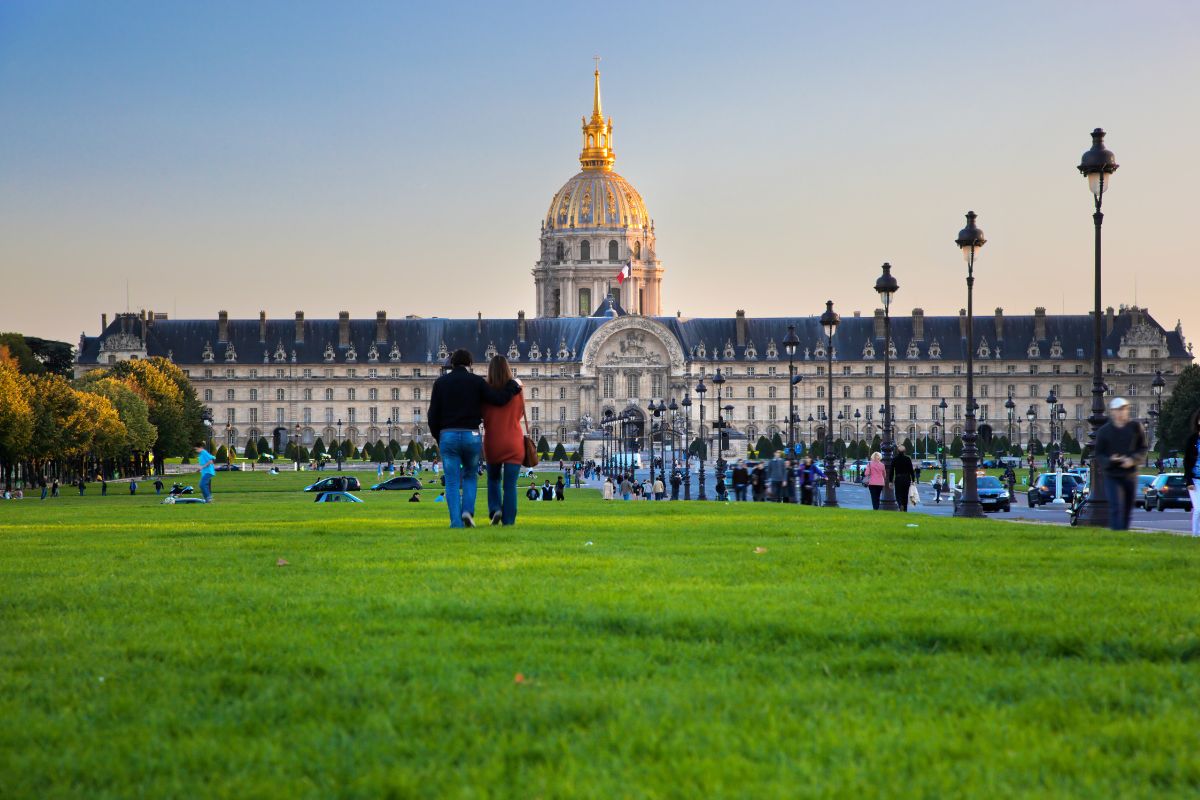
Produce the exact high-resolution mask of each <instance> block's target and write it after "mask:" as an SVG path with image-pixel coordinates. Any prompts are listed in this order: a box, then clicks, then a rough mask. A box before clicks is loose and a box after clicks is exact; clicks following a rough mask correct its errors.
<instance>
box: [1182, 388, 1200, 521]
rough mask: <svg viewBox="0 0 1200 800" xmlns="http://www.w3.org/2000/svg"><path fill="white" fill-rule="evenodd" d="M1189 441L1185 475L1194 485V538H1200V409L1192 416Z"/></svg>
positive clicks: (1184, 465)
mask: <svg viewBox="0 0 1200 800" xmlns="http://www.w3.org/2000/svg"><path fill="white" fill-rule="evenodd" d="M1189 425H1190V427H1189V429H1188V437H1187V441H1186V442H1185V443H1184V445H1183V474H1184V477H1185V478H1186V479H1187V480H1188V481H1189V482H1190V483H1191V484H1192V485H1191V486H1190V487H1188V491H1189V492H1190V493H1191V495H1192V536H1200V409H1197V411H1196V412H1195V413H1194V414H1192V419H1191V422H1190V423H1189Z"/></svg>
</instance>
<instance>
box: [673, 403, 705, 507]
mask: <svg viewBox="0 0 1200 800" xmlns="http://www.w3.org/2000/svg"><path fill="white" fill-rule="evenodd" d="M679 404H680V405H681V406H683V411H684V420H683V499H684V500H691V499H692V453H691V447H692V396H691V394H689V393H688V392H687V391H685V392H684V393H683V400H681V401H679ZM700 485H701V486H703V485H704V484H703V483H701V484H700Z"/></svg>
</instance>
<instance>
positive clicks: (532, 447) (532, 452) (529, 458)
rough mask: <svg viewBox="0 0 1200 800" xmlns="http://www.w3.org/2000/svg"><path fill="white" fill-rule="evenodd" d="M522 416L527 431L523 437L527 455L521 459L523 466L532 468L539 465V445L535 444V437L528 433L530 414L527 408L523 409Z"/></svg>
mask: <svg viewBox="0 0 1200 800" xmlns="http://www.w3.org/2000/svg"><path fill="white" fill-rule="evenodd" d="M521 416H522V417H523V418H524V419H525V430H526V431H527V432H526V434H525V435H524V436H523V437H522V438H523V439H524V444H525V457H524V458H523V459H521V466H522V467H530V468H532V467H536V466H537V465H538V454H537V445H536V444H534V441H533V437H531V436H530V435H529V433H528V430H529V415H527V414H526V413H525V410H524V409H522V410H521Z"/></svg>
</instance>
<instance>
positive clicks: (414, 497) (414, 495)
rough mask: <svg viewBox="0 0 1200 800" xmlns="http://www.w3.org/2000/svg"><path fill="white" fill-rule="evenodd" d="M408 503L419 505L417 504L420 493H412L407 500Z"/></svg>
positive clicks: (419, 499)
mask: <svg viewBox="0 0 1200 800" xmlns="http://www.w3.org/2000/svg"><path fill="white" fill-rule="evenodd" d="M408 502H410V503H419V502H421V493H420V492H413V493H412V497H410V498H408Z"/></svg>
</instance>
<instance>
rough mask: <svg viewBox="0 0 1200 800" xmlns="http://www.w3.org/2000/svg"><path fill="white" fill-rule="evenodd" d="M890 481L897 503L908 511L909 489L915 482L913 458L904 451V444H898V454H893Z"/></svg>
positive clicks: (902, 509)
mask: <svg viewBox="0 0 1200 800" xmlns="http://www.w3.org/2000/svg"><path fill="white" fill-rule="evenodd" d="M890 473H891V474H889V475H888V481H889V482H890V483H891V484H892V487H893V488H894V489H895V491H896V505H898V506H900V510H901V511H908V490H909V488H910V487H911V486H912V482H913V463H912V459H911V458H909V457H908V456H907V455H905V453H904V445H902V444H899V445H896V454H895V455H894V456H892V468H891V470H890Z"/></svg>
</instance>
